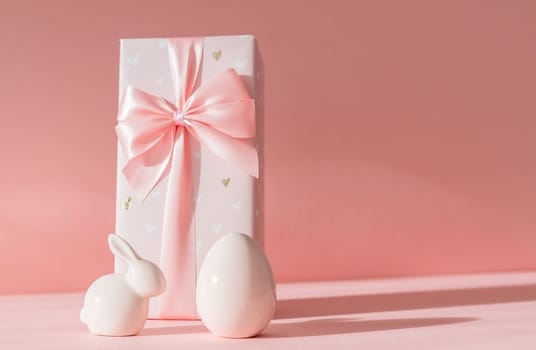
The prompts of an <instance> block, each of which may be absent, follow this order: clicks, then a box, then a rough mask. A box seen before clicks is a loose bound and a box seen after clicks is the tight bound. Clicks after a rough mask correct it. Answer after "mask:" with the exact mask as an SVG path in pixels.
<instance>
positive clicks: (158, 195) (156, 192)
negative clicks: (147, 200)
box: [151, 188, 160, 199]
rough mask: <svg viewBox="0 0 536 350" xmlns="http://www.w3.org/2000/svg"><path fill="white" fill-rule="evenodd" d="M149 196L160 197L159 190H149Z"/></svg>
mask: <svg viewBox="0 0 536 350" xmlns="http://www.w3.org/2000/svg"><path fill="white" fill-rule="evenodd" d="M151 197H153V198H154V199H157V198H158V197H160V190H159V189H156V188H155V189H154V190H153V192H151Z"/></svg>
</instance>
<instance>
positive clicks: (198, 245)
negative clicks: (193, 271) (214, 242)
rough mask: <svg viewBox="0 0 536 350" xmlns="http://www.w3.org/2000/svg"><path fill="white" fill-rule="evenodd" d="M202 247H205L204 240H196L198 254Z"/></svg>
mask: <svg viewBox="0 0 536 350" xmlns="http://www.w3.org/2000/svg"><path fill="white" fill-rule="evenodd" d="M202 247H203V242H202V241H201V240H199V239H198V240H197V241H195V253H196V254H199V252H200V251H201V248H202Z"/></svg>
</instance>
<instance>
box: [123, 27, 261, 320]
mask: <svg viewBox="0 0 536 350" xmlns="http://www.w3.org/2000/svg"><path fill="white" fill-rule="evenodd" d="M120 43H121V45H120V46H121V52H120V72H119V97H120V98H119V113H118V123H117V126H116V131H117V136H118V141H119V142H118V153H117V154H118V159H117V161H118V167H117V169H118V170H117V209H116V233H117V234H119V235H120V236H122V237H124V238H125V239H126V240H127V241H128V242H130V243H131V245H132V246H133V247H134V248H135V249H136V250H137V251H138V253H139V254H140V256H142V257H144V258H146V259H148V260H151V261H153V262H155V263H157V264H159V266H160V267H161V269H162V270H163V272H164V275H165V277H166V281H167V290H166V292H165V293H164V294H163V295H162V296H160V297H157V298H153V299H151V302H150V305H149V317H150V318H157V319H193V318H197V312H196V306H195V288H196V276H197V273H198V271H199V268H200V266H201V263H202V262H203V259H204V257H205V255H206V253H207V251H208V250H209V248H210V247H211V246H212V244H213V243H215V241H216V240H217V239H218V238H220V237H221V236H222V235H223V234H225V233H230V232H242V233H246V234H248V235H250V236H252V237H253V238H254V239H255V240H256V241H257V242H258V243H259V244H260V245H261V246H262V243H263V211H262V207H261V206H262V203H263V188H262V167H261V165H262V99H261V97H262V63H261V59H260V55H259V54H258V49H257V47H256V43H255V38H254V37H253V36H252V35H239V36H214V37H204V38H155V39H123V40H121V42H120ZM126 268H127V266H126V265H125V264H124V263H123V262H122V261H120V260H116V261H115V270H116V272H124V271H125V269H126Z"/></svg>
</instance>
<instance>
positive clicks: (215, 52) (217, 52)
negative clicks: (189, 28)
mask: <svg viewBox="0 0 536 350" xmlns="http://www.w3.org/2000/svg"><path fill="white" fill-rule="evenodd" d="M212 57H214V59H215V60H216V61H218V60H219V59H220V57H221V50H219V51H214V52H213V53H212Z"/></svg>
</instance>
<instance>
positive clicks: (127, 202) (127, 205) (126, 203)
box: [121, 196, 132, 210]
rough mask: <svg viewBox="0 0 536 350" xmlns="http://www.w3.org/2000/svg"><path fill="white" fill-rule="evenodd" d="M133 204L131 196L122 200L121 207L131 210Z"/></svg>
mask: <svg viewBox="0 0 536 350" xmlns="http://www.w3.org/2000/svg"><path fill="white" fill-rule="evenodd" d="M131 204H132V197H130V196H129V197H128V198H127V199H125V200H124V201H122V202H121V208H123V209H125V210H129V209H130V205H131Z"/></svg>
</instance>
